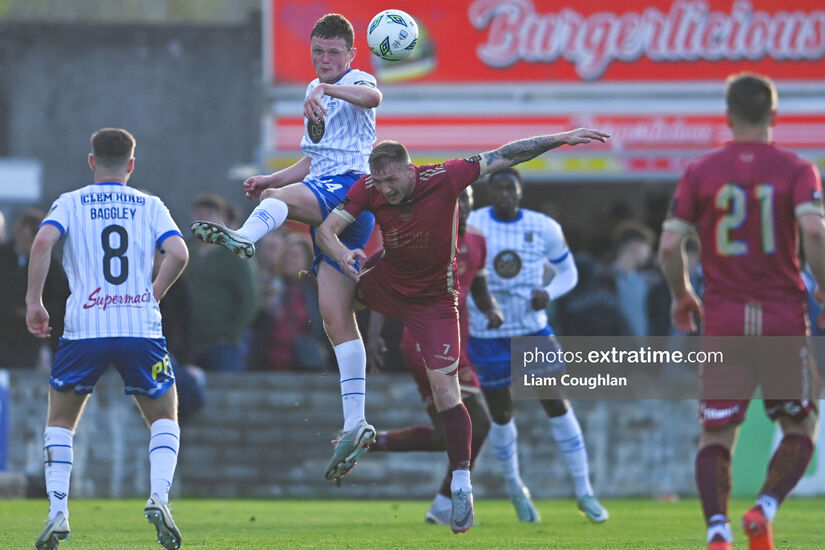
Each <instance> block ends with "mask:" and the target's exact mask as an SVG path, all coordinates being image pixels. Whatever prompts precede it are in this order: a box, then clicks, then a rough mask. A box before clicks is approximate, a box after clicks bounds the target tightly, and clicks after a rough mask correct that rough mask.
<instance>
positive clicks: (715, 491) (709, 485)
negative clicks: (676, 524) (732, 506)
mask: <svg viewBox="0 0 825 550" xmlns="http://www.w3.org/2000/svg"><path fill="white" fill-rule="evenodd" d="M696 485H697V487H698V488H699V499H700V500H701V501H702V510H703V511H704V512H705V522H706V523H707V524H708V525H709V524H710V518H711V517H713V516H715V515H717V514H722V515H723V516H725V517H727V515H728V499H729V497H730V485H731V473H730V451H729V450H728V449H727V448H725V447H724V446H722V445H718V444H717V445H708V446H707V447H702V448H701V449H699V452H698V453H697V455H696Z"/></svg>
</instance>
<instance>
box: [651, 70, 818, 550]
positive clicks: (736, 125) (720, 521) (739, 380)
mask: <svg viewBox="0 0 825 550" xmlns="http://www.w3.org/2000/svg"><path fill="white" fill-rule="evenodd" d="M725 99H726V102H727V120H728V124H729V125H730V127H731V129H732V130H733V139H734V141H733V142H732V143H730V144H728V145H726V146H725V147H723V148H722V149H720V150H719V151H716V152H713V153H710V154H708V155H706V156H704V157H702V158H700V159H699V160H697V161H695V162H693V163H692V164H691V165H690V166H688V168H687V170H686V171H685V173H684V175H683V176H682V179H681V180H680V181H679V184H678V186H677V188H676V194H675V196H674V199H673V203H672V207H671V213H670V217H669V218H668V219H667V220H666V221H665V223H664V226H663V228H664V230H663V231H662V237H661V243H660V249H659V254H660V257H661V262H662V267H663V269H664V273H665V277H666V279H667V283H668V286H669V287H670V292H671V295H672V299H673V301H672V305H671V309H670V311H671V317H672V320H673V325H674V326H675V327H676V328H677V329H678V330H680V331H682V332H685V333H690V332H693V331H695V330H696V323H695V320H696V319H694V316H695V317H696V318H699V319H701V318H702V317H703V316H704V321H705V323H704V327H703V328H704V334H705V335H707V336H761V335H765V336H805V335H806V334H808V325H807V321H806V291H805V285H804V284H803V282H802V278H801V276H800V264H799V259H798V257H797V254H796V251H797V244H798V243H797V231H798V230H800V229H801V234H802V245H803V248H804V251H805V257H806V258H807V259H808V262H809V263H810V265H811V268H812V270H813V273H814V276H815V278H816V282H817V284H818V287H819V290H817V296H818V297H819V298H822V297H823V295H822V291H821V289H822V288H824V287H825V246H823V242H825V224H823V221H822V216H823V211H822V200H821V199H822V183H821V180H820V176H819V173H818V172H817V170H816V168H815V167H814V166H813V165H812V164H811V163H810V162H807V161H805V160H802V159H800V158H799V157H797V156H796V155H794V154H793V153H790V152H788V151H783V150H781V149H779V148H777V147H775V146H774V145H771V143H770V141H771V126H772V125H773V123H774V120H775V116H776V106H777V95H776V88H775V86H774V84H773V82H772V81H771V80H770V79H769V78H767V77H764V76H760V75H756V74H751V73H741V74H737V75H732V76H731V77H729V78H728V81H727V85H726V91H725ZM694 230H697V231H698V233H699V239H700V241H701V245H702V250H701V262H702V270H703V272H704V275H705V285H706V287H705V295H704V296H705V305H704V310H703V307H702V304H701V303H700V301H699V299H698V298H697V296H696V294H695V292H694V290H693V288H692V286H691V283H690V279H689V278H688V276H687V272H686V270H685V260H684V257H683V255H684V252H683V244H684V241H685V237H686V235H687V234H688V233H690V232H692V231H694ZM798 351H799V350H798ZM800 357H802V356H800V355H799V353H797V354H796V359H794V358H793V357H792V358H791V360H790V361H788V362H787V364H778V365H776V366H775V368H776V371H777V373H779V376H777V378H776V379H775V380H772V381H768V380H767V379H766V378H764V377H760V376H756V375H755V374H754V373H753V372H752V371H751V370H750V369H747V368H745V367H744V366H741V365H737V366H730V365H725V368H724V369H707V370H705V371H704V372H703V373H702V377H701V379H700V381H701V385H700V392H701V394H700V399H701V401H700V416H701V421H702V432H701V436H700V438H699V452H698V454H697V456H696V482H697V484H698V486H699V498H700V499H701V501H702V509H703V511H704V514H705V521H706V523H707V526H708V536H707V541H708V548H709V550H730V549H731V548H732V541H733V534H732V532H731V528H730V523H729V521H728V500H729V497H730V488H731V471H730V464H731V454H732V449H733V445H734V442H735V440H736V435H737V433H738V430H739V425H740V424H741V423H742V421H743V420H744V419H745V412H746V410H747V407H748V404H749V400H748V399H721V398H720V397H730V395H731V392H732V391H735V392H736V394H739V395H751V394H752V393H753V391H754V390H755V389H756V387H757V386H759V385H763V384H767V385H770V384H776V385H783V386H785V387H784V388H779V389H780V390H782V391H785V390H787V392H788V394H789V395H798V396H799V399H792V400H772V399H766V400H765V410H766V412H767V413H768V416H769V417H770V418H771V419H772V420H775V421H779V425H780V426H781V427H782V431H783V433H784V438H783V439H782V442H781V443H780V445H779V447H778V448H777V449H776V452H775V453H774V455H773V458H772V459H771V462H770V465H769V466H768V473H767V477H766V479H765V483H764V485H763V486H762V490H761V491H760V495H759V497H758V498H757V500H756V504H755V505H754V506H753V508H751V509H750V510H749V511H748V512H747V513H746V514H745V516H744V518H743V520H742V523H743V526H744V529H745V533H746V534H747V536H748V540H749V548H750V549H751V550H772V549H773V548H774V545H773V533H772V528H771V523H772V522H773V519H774V516H775V514H776V511H777V508H778V507H779V505H780V504H781V503H782V501H783V500H784V498H785V497H786V496H787V495H788V493H790V491H791V489H793V487H794V485H796V483H797V482H798V481H799V479H800V478H801V477H802V475H803V473H804V472H805V468H806V467H807V465H808V462H809V461H810V459H811V455H812V454H813V448H814V434H816V426H817V416H818V412H817V408H816V396H817V390H816V386H817V384H816V383H815V380H816V368H815V366H814V365H813V361H812V360H810V361H805V360H800ZM808 377H810V378H808ZM806 378H807V379H808V380H810V381H811V382H812V383H811V384H810V385H809V386H808V390H807V391H805V386H804V383H803V380H805V379H806ZM765 387H766V388H767V386H765ZM772 389H777V388H772Z"/></svg>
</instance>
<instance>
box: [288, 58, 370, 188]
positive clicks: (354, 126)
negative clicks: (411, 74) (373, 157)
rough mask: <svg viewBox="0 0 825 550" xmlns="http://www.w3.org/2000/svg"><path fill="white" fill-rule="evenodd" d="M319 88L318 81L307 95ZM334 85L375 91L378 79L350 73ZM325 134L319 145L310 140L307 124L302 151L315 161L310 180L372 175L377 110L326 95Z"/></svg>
mask: <svg viewBox="0 0 825 550" xmlns="http://www.w3.org/2000/svg"><path fill="white" fill-rule="evenodd" d="M318 84H319V80H318V79H317V78H316V79H315V80H313V81H312V82H310V83H309V86H307V91H306V95H305V96H304V98H306V97H308V96H309V94H310V92H312V90H313V89H315V87H316V86H317V85H318ZM335 84H348V85H361V86H370V87H372V88H375V87H376V81H375V77H374V76H372V75H371V74H369V73H365V72H364V71H359V70H358V69H350V70H349V71H347V72H346V73H344V76H342V77H341V78H340V79H339V80H338V82H336V83H335ZM322 99H323V102H324V107H325V108H326V110H327V112H326V115H324V133H323V136H321V139H320V140H318V142H317V143H316V142H314V141H313V140H312V139H311V138H310V124H309V123H308V122H309V121H305V124H304V137H303V138H302V139H301V150H302V151H303V152H304V154H305V155H306V156H308V157H309V158H310V159H312V164H311V165H310V167H309V176H308V177H309V178H316V179H319V178H322V177H324V176H337V175H339V174H345V173H347V172H357V173H359V174H367V173H369V162H368V159H369V156H370V153H371V152H372V145H373V144H374V143H375V109H365V108H363V107H359V106H357V105H354V104H352V103H350V102H349V101H344V100H343V99H337V98H334V97H330V96H328V95H325V96H324V97H323V98H322Z"/></svg>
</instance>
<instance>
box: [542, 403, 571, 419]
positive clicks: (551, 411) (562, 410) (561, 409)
mask: <svg viewBox="0 0 825 550" xmlns="http://www.w3.org/2000/svg"><path fill="white" fill-rule="evenodd" d="M541 406H542V407H543V408H544V411H545V412H546V413H547V416H549V417H550V418H557V417H559V416H563V415H564V414H566V413H567V411H568V410H569V408H570V407H569V406H568V403H567V401H566V400H564V399H542V401H541Z"/></svg>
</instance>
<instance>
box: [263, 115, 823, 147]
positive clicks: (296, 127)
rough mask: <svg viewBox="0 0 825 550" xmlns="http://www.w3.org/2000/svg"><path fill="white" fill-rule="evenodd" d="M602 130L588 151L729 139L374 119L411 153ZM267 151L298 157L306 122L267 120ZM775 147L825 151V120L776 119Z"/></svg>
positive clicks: (717, 119)
mask: <svg viewBox="0 0 825 550" xmlns="http://www.w3.org/2000/svg"><path fill="white" fill-rule="evenodd" d="M578 127H589V128H600V129H603V130H606V131H608V132H610V133H611V138H610V141H608V142H607V143H606V144H601V143H592V144H590V145H588V147H587V149H588V151H590V150H593V151H603V150H610V151H663V150H674V151H693V152H700V151H705V150H709V149H712V148H714V147H718V146H720V145H722V144H724V143H725V142H728V141H730V140H731V139H733V136H732V135H731V131H730V128H729V127H728V126H727V123H726V121H725V118H724V117H723V116H697V115H674V116H663V115H647V114H638V115H621V116H618V115H617V116H614V115H609V116H606V115H586V116H575V115H572V116H537V117H526V116H524V117H521V116H519V117H497V118H481V117H478V116H466V117H459V116H452V117H433V116H425V117H415V118H408V117H399V116H395V117H390V116H381V117H379V119H378V125H377V130H378V141H381V140H383V139H393V140H396V141H400V142H401V143H403V144H405V145H406V146H407V147H408V148H409V149H410V150H411V151H461V152H482V151H487V150H491V149H495V148H497V147H499V146H500V145H502V144H504V143H507V142H508V141H513V140H517V139H523V138H526V137H530V136H533V135H540V134H548V133H555V132H562V131H565V130H569V129H570V128H578ZM269 135H271V136H272V143H269V144H267V145H268V147H267V148H268V149H269V150H279V151H298V150H299V144H300V141H301V137H302V136H303V135H304V119H300V118H297V117H294V118H293V117H290V118H285V117H284V118H279V117H275V118H272V119H271V127H270V132H269ZM773 138H774V142H775V143H776V144H777V145H779V146H780V147H786V148H789V149H825V115H786V116H782V115H781V114H780V116H779V118H778V123H777V125H776V126H775V127H774V130H773Z"/></svg>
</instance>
